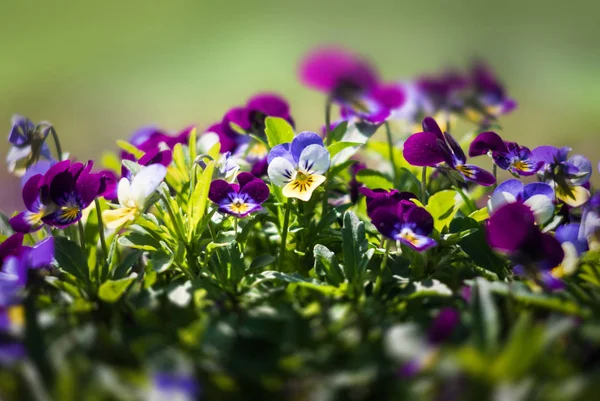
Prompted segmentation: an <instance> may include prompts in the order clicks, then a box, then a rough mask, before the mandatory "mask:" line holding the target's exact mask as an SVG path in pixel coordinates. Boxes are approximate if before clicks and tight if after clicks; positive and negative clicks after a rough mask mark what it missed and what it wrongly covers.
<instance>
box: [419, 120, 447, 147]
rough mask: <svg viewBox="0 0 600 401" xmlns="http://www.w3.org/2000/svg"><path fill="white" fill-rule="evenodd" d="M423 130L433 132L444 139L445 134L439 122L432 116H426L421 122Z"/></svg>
mask: <svg viewBox="0 0 600 401" xmlns="http://www.w3.org/2000/svg"><path fill="white" fill-rule="evenodd" d="M421 125H422V126H423V131H425V132H433V133H434V134H435V135H436V136H437V137H438V138H439V139H441V140H442V141H443V140H444V134H443V133H442V130H441V128H440V126H439V125H438V123H437V122H436V121H435V120H434V119H433V118H432V117H425V118H424V119H423V122H422V123H421Z"/></svg>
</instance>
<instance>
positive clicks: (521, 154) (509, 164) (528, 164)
mask: <svg viewBox="0 0 600 401" xmlns="http://www.w3.org/2000/svg"><path fill="white" fill-rule="evenodd" d="M485 154H490V155H491V156H492V159H494V163H495V164H496V165H497V166H498V167H500V168H501V169H503V170H507V171H509V172H510V173H511V174H513V175H514V176H516V177H518V176H528V175H533V174H535V173H536V172H537V171H538V170H539V169H540V168H542V167H543V165H544V163H543V162H542V161H539V160H536V159H534V158H533V157H532V154H531V151H530V150H529V148H526V147H525V146H520V145H519V144H517V143H516V142H507V141H504V140H502V138H500V135H498V134H496V133H495V132H491V131H490V132H482V133H481V134H479V135H477V137H476V138H475V139H474V140H473V142H471V146H470V147H469V156H470V157H475V156H481V155H485Z"/></svg>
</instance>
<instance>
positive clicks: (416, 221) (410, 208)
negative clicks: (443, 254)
mask: <svg viewBox="0 0 600 401" xmlns="http://www.w3.org/2000/svg"><path fill="white" fill-rule="evenodd" d="M402 203H403V204H404V205H405V208H404V214H403V220H404V221H405V222H406V223H409V224H412V226H413V227H415V228H414V231H415V232H416V233H418V234H422V235H429V234H431V232H432V231H433V217H432V216H431V214H429V212H428V211H427V210H425V209H424V208H422V207H419V206H417V205H415V204H414V203H411V202H409V201H403V202H402Z"/></svg>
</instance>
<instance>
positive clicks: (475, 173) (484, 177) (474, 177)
mask: <svg viewBox="0 0 600 401" xmlns="http://www.w3.org/2000/svg"><path fill="white" fill-rule="evenodd" d="M456 170H457V171H458V172H459V173H460V174H461V175H462V176H463V177H464V179H465V180H467V181H472V182H474V183H476V184H479V185H483V186H484V187H489V186H490V185H494V184H495V183H496V178H494V175H493V174H492V173H490V172H489V171H486V170H484V169H482V168H481V167H479V166H475V165H473V164H463V165H459V166H456Z"/></svg>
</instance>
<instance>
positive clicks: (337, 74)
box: [299, 47, 378, 93]
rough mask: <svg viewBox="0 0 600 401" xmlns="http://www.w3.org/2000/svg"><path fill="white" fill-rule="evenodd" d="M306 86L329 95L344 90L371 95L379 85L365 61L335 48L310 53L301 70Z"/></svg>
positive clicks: (303, 61) (374, 73)
mask: <svg viewBox="0 0 600 401" xmlns="http://www.w3.org/2000/svg"><path fill="white" fill-rule="evenodd" d="M299 75H300V81H302V83H303V84H305V85H307V86H309V87H311V88H314V89H317V90H320V91H323V92H328V93H333V92H334V91H337V90H339V89H340V87H342V86H349V87H352V88H355V89H357V90H361V91H367V90H369V89H371V88H373V87H375V86H376V84H377V80H378V79H377V74H376V72H375V70H374V69H373V68H372V67H371V65H370V64H369V63H367V62H366V61H364V60H363V59H362V58H360V57H358V56H356V55H355V54H352V53H350V52H347V51H346V50H343V49H340V48H335V47H324V48H318V49H315V50H313V51H311V52H310V53H308V54H307V55H306V56H305V57H304V59H303V60H302V62H301V63H300V68H299Z"/></svg>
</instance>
